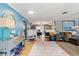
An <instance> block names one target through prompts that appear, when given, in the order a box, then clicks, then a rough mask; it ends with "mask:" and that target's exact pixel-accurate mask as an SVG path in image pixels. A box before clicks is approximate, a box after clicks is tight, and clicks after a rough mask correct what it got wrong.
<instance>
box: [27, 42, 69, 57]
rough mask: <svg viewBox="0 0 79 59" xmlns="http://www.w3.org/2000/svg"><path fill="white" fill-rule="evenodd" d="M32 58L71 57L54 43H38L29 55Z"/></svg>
mask: <svg viewBox="0 0 79 59" xmlns="http://www.w3.org/2000/svg"><path fill="white" fill-rule="evenodd" d="M29 55H30V56H69V54H68V53H66V52H65V51H64V50H63V49H62V48H61V47H60V46H58V45H57V44H56V42H54V41H42V42H41V41H36V42H35V43H34V45H33V47H32V50H31V52H30V54H29Z"/></svg>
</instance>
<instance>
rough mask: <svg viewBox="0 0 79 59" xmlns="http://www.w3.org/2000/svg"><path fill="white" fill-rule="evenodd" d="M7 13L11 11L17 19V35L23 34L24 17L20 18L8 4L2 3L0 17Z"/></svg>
mask: <svg viewBox="0 0 79 59" xmlns="http://www.w3.org/2000/svg"><path fill="white" fill-rule="evenodd" d="M6 11H10V12H11V13H12V14H13V16H14V17H15V19H16V33H15V35H17V34H18V33H19V32H20V33H21V32H22V19H23V17H22V16H20V15H19V14H18V13H17V12H16V11H15V10H14V9H12V8H11V7H10V6H9V5H8V4H5V3H0V17H1V16H2V15H3V13H5V12H6Z"/></svg>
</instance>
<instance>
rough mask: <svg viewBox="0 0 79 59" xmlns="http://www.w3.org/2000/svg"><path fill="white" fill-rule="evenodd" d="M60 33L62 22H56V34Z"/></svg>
mask: <svg viewBox="0 0 79 59" xmlns="http://www.w3.org/2000/svg"><path fill="white" fill-rule="evenodd" d="M60 31H62V20H56V32H60Z"/></svg>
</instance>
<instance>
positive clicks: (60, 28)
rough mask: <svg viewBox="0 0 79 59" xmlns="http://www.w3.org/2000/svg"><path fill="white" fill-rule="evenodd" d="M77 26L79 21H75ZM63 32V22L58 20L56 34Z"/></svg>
mask: <svg viewBox="0 0 79 59" xmlns="http://www.w3.org/2000/svg"><path fill="white" fill-rule="evenodd" d="M75 26H79V19H75ZM61 31H63V25H62V20H56V32H61Z"/></svg>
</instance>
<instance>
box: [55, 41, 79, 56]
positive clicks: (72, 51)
mask: <svg viewBox="0 0 79 59" xmlns="http://www.w3.org/2000/svg"><path fill="white" fill-rule="evenodd" d="M56 43H57V44H58V45H59V46H60V47H62V48H63V49H64V50H65V51H66V52H67V53H68V54H69V55H70V56H79V46H76V45H74V44H72V43H70V42H56Z"/></svg>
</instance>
